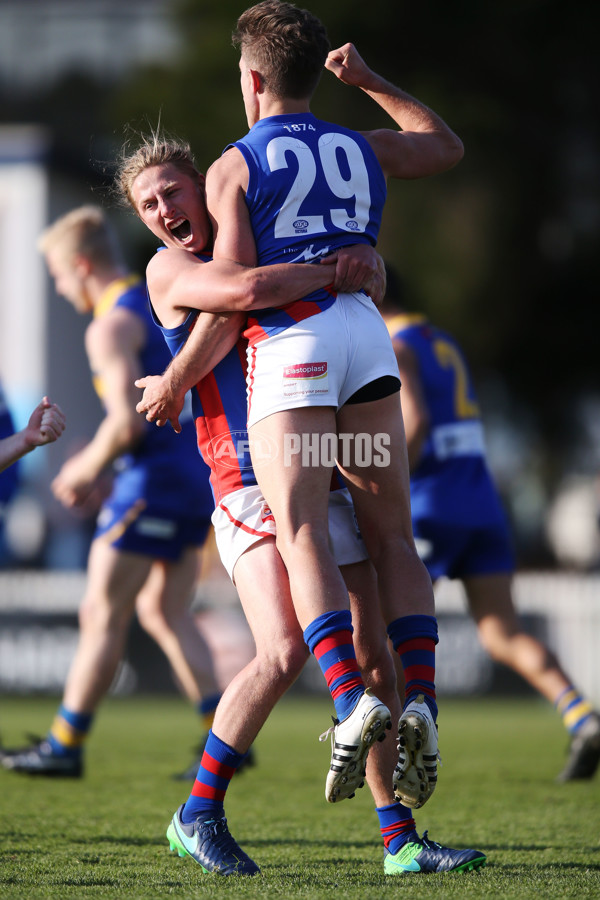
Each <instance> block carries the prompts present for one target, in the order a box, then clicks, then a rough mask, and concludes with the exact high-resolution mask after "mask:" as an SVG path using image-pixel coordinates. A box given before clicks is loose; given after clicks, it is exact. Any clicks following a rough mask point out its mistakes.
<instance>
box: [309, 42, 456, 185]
mask: <svg viewBox="0 0 600 900" xmlns="http://www.w3.org/2000/svg"><path fill="white" fill-rule="evenodd" d="M325 67H326V68H327V69H329V71H330V72H333V74H334V75H335V76H336V77H337V78H339V80H340V81H342V82H343V83H344V84H348V85H351V86H353V87H358V88H360V89H361V90H363V91H364V92H365V93H366V94H368V95H369V97H371V98H372V99H373V100H374V101H375V102H376V103H377V104H378V105H379V106H381V108H382V109H383V110H384V111H385V112H386V113H387V114H388V115H389V116H390V117H391V118H392V119H393V120H394V121H395V122H396V124H397V125H399V126H400V128H401V131H394V130H392V129H389V128H381V129H377V130H375V131H365V132H363V134H364V136H365V137H366V138H367V140H368V141H369V143H370V144H371V146H372V148H373V150H374V152H375V155H376V156H377V159H378V160H379V163H380V165H381V167H382V169H383V171H384V173H385V174H386V175H387V176H390V177H391V178H405V179H411V178H423V177H425V176H428V175H436V174H439V173H440V172H445V171H446V170H447V169H451V168H452V167H453V166H455V165H456V164H457V163H458V162H460V160H461V159H462V157H463V153H464V148H463V145H462V141H461V140H460V138H459V137H457V135H456V134H455V133H454V132H453V131H452V129H451V128H449V127H448V125H446V123H445V122H444V121H443V119H442V118H441V117H440V116H438V115H437V114H436V113H434V112H433V110H431V109H429V107H427V106H425V104H423V103H421V102H420V101H419V100H416V99H415V98H414V97H411V96H410V94H407V93H406V92H405V91H403V90H401V89H400V88H398V87H396V86H395V85H393V84H392V83H391V82H389V81H386V79H385V78H382V77H381V76H380V75H378V74H377V73H376V72H374V71H373V70H372V69H371V68H369V66H368V65H367V64H366V63H365V61H364V60H363V59H362V57H361V56H360V54H359V53H358V51H357V49H356V47H355V46H354V45H353V44H344V45H343V47H339V48H338V49H337V50H332V51H331V53H330V54H329V56H328V58H327V60H326V62H325Z"/></svg>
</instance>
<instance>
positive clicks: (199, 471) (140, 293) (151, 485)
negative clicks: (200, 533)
mask: <svg viewBox="0 0 600 900" xmlns="http://www.w3.org/2000/svg"><path fill="white" fill-rule="evenodd" d="M118 307H121V308H124V309H128V310H130V311H131V312H132V313H134V314H135V315H136V316H139V317H140V318H141V319H142V321H143V322H144V325H145V330H146V342H145V344H144V347H143V348H142V350H141V353H140V363H141V367H142V371H143V372H144V373H145V374H151V375H152V374H160V373H162V372H163V371H164V370H165V369H166V367H167V365H168V364H169V362H170V359H171V357H170V354H169V351H168V349H167V347H166V346H165V343H164V341H163V338H162V335H161V333H160V331H159V329H158V328H156V326H155V325H154V322H153V321H152V317H151V314H150V307H149V303H148V295H147V290H146V285H145V282H143V281H142V280H140V279H139V278H128V279H122V280H119V281H116V282H114V283H113V284H112V285H111V286H110V287H109V288H108V290H107V292H106V293H105V295H104V297H103V298H102V299H101V301H100V303H99V304H98V306H97V307H96V309H95V311H94V314H95V316H102V315H106V314H107V313H108V312H109V311H110V310H111V309H115V308H118ZM94 383H95V386H96V389H97V391H98V393H99V395H100V398H102V385H101V383H99V382H98V380H97V379H95V382H94ZM181 425H182V433H181V434H179V435H177V434H175V432H174V431H173V430H172V429H171V428H170V427H165V428H157V427H156V425H154V424H152V423H149V422H146V423H145V432H144V436H143V438H142V440H140V441H139V442H138V443H137V444H136V446H135V447H134V448H133V449H132V450H131V451H130V452H129V453H126V454H124V455H123V456H121V457H120V458H119V459H118V460H116V462H115V466H114V468H115V471H116V478H115V482H114V487H113V491H112V494H111V497H110V500H109V501H108V502H109V503H111V504H114V505H115V506H118V507H121V508H126V507H130V506H132V505H133V504H135V503H137V504H139V503H140V502H142V503H143V504H145V507H144V508H152V509H153V510H155V511H164V512H165V513H170V514H172V515H173V517H177V516H182V517H183V516H185V517H194V518H202V519H205V520H207V521H209V520H210V516H211V513H212V509H213V502H212V496H211V491H210V487H209V483H208V476H209V472H208V469H206V468H205V467H204V466H203V464H202V461H201V460H199V459H198V454H197V452H196V448H195V429H194V422H193V418H192V415H191V410H189V411H188V414H187V416H185V415H184V416H182V418H181Z"/></svg>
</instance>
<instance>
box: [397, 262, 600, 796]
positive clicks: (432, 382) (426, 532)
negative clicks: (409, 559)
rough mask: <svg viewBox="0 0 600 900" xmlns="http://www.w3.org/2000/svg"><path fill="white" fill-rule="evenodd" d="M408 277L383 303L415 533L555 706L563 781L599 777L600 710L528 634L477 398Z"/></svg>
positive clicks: (428, 560) (501, 650)
mask: <svg viewBox="0 0 600 900" xmlns="http://www.w3.org/2000/svg"><path fill="white" fill-rule="evenodd" d="M402 295H403V286H402V281H401V279H400V278H399V277H398V276H397V275H396V273H395V272H393V271H392V270H391V269H390V268H388V280H387V292H386V298H385V302H384V303H383V305H382V306H381V307H380V312H381V313H382V315H383V317H384V319H385V322H386V324H387V327H388V330H389V332H390V335H391V337H392V341H393V344H394V350H395V352H396V358H397V360H398V368H399V370H400V378H401V381H402V389H401V392H400V396H401V400H402V414H403V417H404V427H405V429H406V442H407V446H408V458H409V466H410V473H411V480H410V488H411V506H412V521H413V531H414V534H415V540H416V542H417V547H418V549H419V552H420V554H421V557H422V559H423V562H424V563H425V565H426V566H427V569H428V571H429V574H430V575H431V578H432V580H433V581H434V582H435V581H436V580H437V579H438V578H441V577H443V576H446V577H448V578H453V579H454V578H457V579H459V580H460V581H461V582H462V584H463V586H464V589H465V592H466V596H467V602H468V606H469V612H470V614H471V616H472V617H473V619H474V621H475V624H476V625H477V632H478V635H479V640H480V641H481V644H482V645H483V647H484V648H485V649H486V650H487V651H488V653H489V654H490V656H491V657H492V659H494V660H496V661H497V662H500V663H503V664H504V665H505V666H508V667H509V668H511V669H513V670H514V671H515V672H517V673H518V674H519V675H521V676H522V677H523V678H524V679H525V680H526V681H528V682H529V684H530V685H531V686H532V687H533V688H535V690H536V691H538V692H539V693H540V694H542V696H544V697H546V699H548V700H549V701H550V702H551V703H553V704H554V706H555V707H556V709H557V710H558V712H559V713H560V715H561V716H562V719H563V722H564V724H565V727H566V729H567V731H568V732H569V734H570V736H571V741H570V750H569V758H568V761H567V764H566V766H565V768H564V770H563V771H562V772H561V773H560V775H559V776H558V780H559V781H570V780H572V779H578V778H591V777H592V776H593V775H594V773H595V772H596V769H597V768H598V763H599V761H600V716H599V715H598V713H597V712H596V711H594V710H593V709H592V706H591V705H590V703H589V702H588V700H586V699H585V698H584V697H582V695H581V694H580V692H579V691H578V690H577V689H576V688H575V687H574V686H573V684H572V682H571V680H570V678H569V677H568V676H567V675H566V674H565V672H564V671H563V670H562V668H561V667H560V664H559V662H558V660H557V659H556V657H555V656H554V654H553V653H552V652H551V651H550V650H549V649H548V648H547V647H545V646H544V645H543V644H542V643H541V642H540V641H539V640H537V639H536V638H534V637H532V636H531V635H528V634H526V633H525V632H524V631H523V628H522V626H521V624H520V622H519V619H518V616H517V613H516V611H515V606H514V602H513V597H512V577H513V574H514V569H515V561H514V557H513V551H512V547H511V538H510V534H509V530H508V526H507V521H506V517H505V514H504V510H503V509H502V504H501V501H500V497H499V495H498V491H497V489H496V487H495V485H494V483H493V480H492V476H491V473H490V471H489V468H488V465H487V462H486V458H485V448H484V434H483V427H482V422H481V419H480V411H479V406H478V403H477V398H476V396H475V392H474V389H473V384H472V381H471V376H470V373H469V369H468V365H467V362H466V360H465V357H464V356H463V353H462V351H461V349H460V347H459V346H458V344H457V343H456V341H455V340H454V339H453V338H452V337H451V336H450V335H449V334H447V333H445V332H443V331H441V330H440V329H439V328H436V327H435V326H434V325H432V324H431V323H430V322H428V321H427V319H426V318H425V316H423V315H420V314H416V313H408V312H406V310H405V308H404V305H403V296H402Z"/></svg>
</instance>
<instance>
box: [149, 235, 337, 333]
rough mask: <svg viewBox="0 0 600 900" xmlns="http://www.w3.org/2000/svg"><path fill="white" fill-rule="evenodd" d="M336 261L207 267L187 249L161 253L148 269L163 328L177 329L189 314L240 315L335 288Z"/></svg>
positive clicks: (227, 261) (219, 262)
mask: <svg viewBox="0 0 600 900" xmlns="http://www.w3.org/2000/svg"><path fill="white" fill-rule="evenodd" d="M335 261H336V258H335V257H332V258H331V259H330V261H329V263H328V264H327V265H322V266H311V265H303V264H292V263H288V264H278V265H274V266H261V267H260V268H249V267H248V266H244V265H240V264H239V263H237V262H235V261H233V260H231V259H218V260H214V261H212V262H206V261H204V260H201V259H199V258H198V257H197V256H195V255H194V254H193V253H189V252H188V251H187V250H179V249H169V250H161V252H160V253H157V254H156V255H155V256H154V257H153V258H152V259H151V260H150V263H149V264H148V268H147V270H146V278H147V281H148V291H149V294H150V297H151V298H152V304H153V306H154V307H155V310H156V313H157V315H158V317H159V318H160V320H161V322H162V324H163V325H164V326H165V327H167V328H174V327H176V326H177V325H180V324H181V322H183V321H184V320H185V318H186V316H187V314H188V312H189V310H190V309H198V310H203V311H205V312H227V311H231V312H235V311H249V310H252V309H264V308H266V307H271V306H281V305H283V304H285V303H289V302H290V301H292V300H298V299H300V298H301V297H304V296H305V295H306V294H310V293H311V292H312V291H315V290H317V289H318V288H322V287H325V286H326V285H328V284H331V283H332V282H333V280H334V277H335Z"/></svg>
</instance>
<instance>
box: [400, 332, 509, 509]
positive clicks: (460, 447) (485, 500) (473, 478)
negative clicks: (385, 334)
mask: <svg viewBox="0 0 600 900" xmlns="http://www.w3.org/2000/svg"><path fill="white" fill-rule="evenodd" d="M388 328H389V331H390V334H391V336H392V339H398V340H401V341H403V342H404V343H406V344H408V345H409V347H410V348H411V349H412V351H413V352H414V354H415V355H416V358H417V362H418V366H419V375H420V380H421V385H422V389H423V393H424V397H425V402H426V404H427V408H428V411H429V417H430V429H429V434H428V436H427V439H426V441H425V442H424V445H423V450H422V455H421V458H420V460H419V463H418V465H417V467H416V468H415V469H414V471H412V472H411V478H410V488H411V509H412V515H413V519H414V520H417V519H420V518H427V517H428V518H432V519H435V520H436V521H442V522H443V521H445V522H452V523H454V524H455V525H469V524H477V525H483V524H488V525H492V524H498V523H502V525H503V526H504V523H505V516H504V512H503V510H502V506H501V503H500V499H499V496H498V492H497V489H496V487H495V485H494V483H493V480H492V476H491V473H490V471H489V469H488V465H487V462H486V458H485V445H484V436H483V426H482V423H481V418H480V413H479V406H478V404H477V398H476V396H475V391H474V388H473V382H472V379H471V375H470V372H469V368H468V366H467V362H466V360H465V358H464V356H463V353H462V351H461V349H460V347H459V346H458V344H457V343H456V341H455V340H454V339H453V338H452V337H451V336H450V335H449V334H447V333H446V332H444V331H442V330H440V329H439V328H436V327H435V326H433V325H431V324H430V323H429V322H427V320H426V319H425V317H424V316H420V315H401V316H398V317H396V319H394V320H393V321H391V322H390V323H388Z"/></svg>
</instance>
